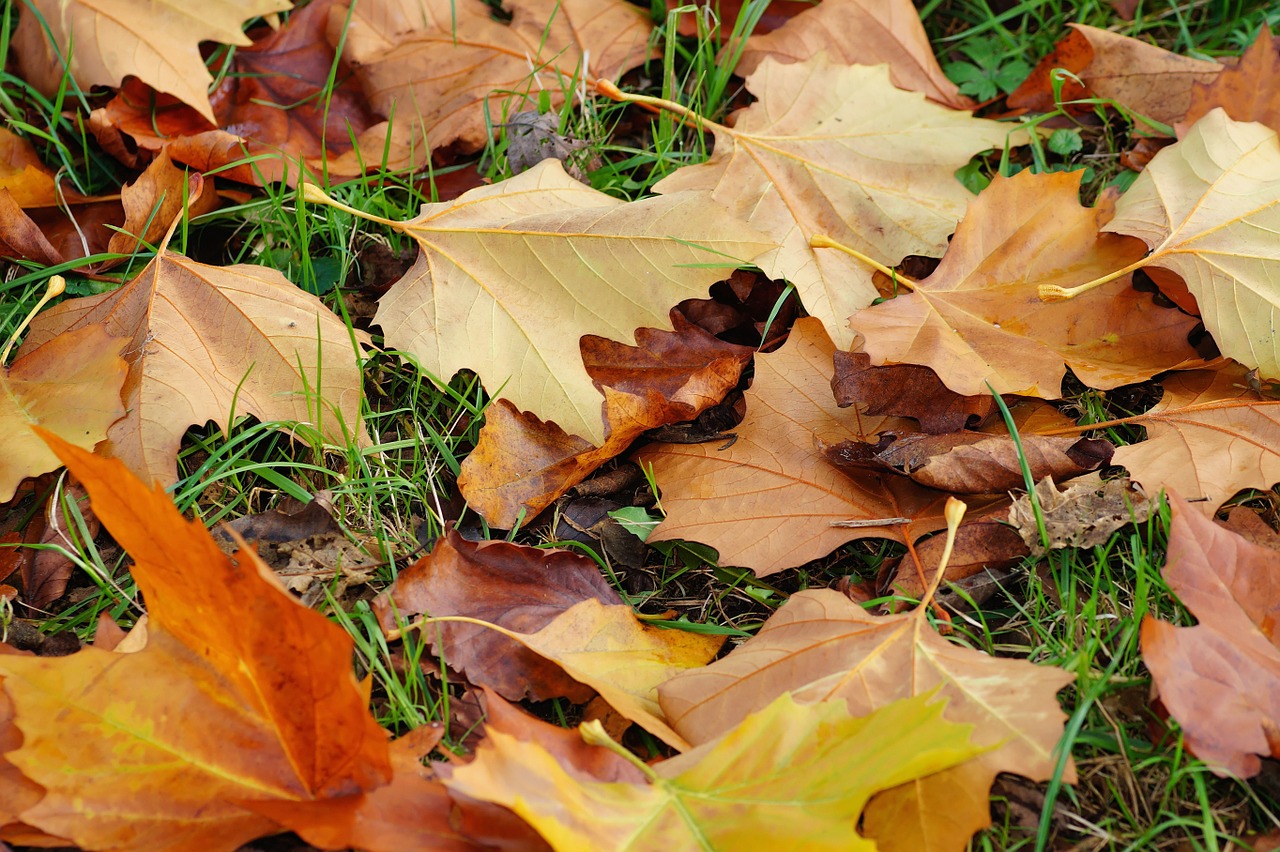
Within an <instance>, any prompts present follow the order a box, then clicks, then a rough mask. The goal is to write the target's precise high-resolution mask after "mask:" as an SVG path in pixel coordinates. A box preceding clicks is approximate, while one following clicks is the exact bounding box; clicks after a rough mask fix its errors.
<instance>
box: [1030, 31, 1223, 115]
mask: <svg viewBox="0 0 1280 852" xmlns="http://www.w3.org/2000/svg"><path fill="white" fill-rule="evenodd" d="M1068 26H1069V27H1071V32H1070V33H1069V34H1068V35H1067V36H1066V37H1065V38H1063V39H1062V40H1061V41H1059V42H1058V44H1057V46H1056V47H1055V48H1054V51H1053V53H1050V54H1049V55H1048V56H1046V57H1045V58H1044V59H1042V60H1041V61H1040V64H1039V65H1037V66H1036V67H1035V69H1034V70H1033V71H1032V72H1031V74H1030V76H1028V77H1027V79H1026V80H1025V81H1024V82H1023V84H1022V85H1021V86H1019V87H1018V89H1017V91H1015V92H1014V93H1013V94H1012V95H1010V96H1009V98H1008V101H1007V103H1008V104H1009V106H1010V107H1013V108H1015V109H1025V110H1029V111H1031V112H1053V111H1054V109H1056V108H1057V105H1056V104H1055V102H1054V90H1053V83H1052V79H1051V74H1052V72H1053V70H1054V69H1055V68H1065V69H1066V70H1067V71H1070V72H1072V73H1073V74H1075V75H1076V76H1078V77H1079V78H1080V79H1081V80H1083V81H1084V84H1085V86H1087V87H1088V88H1081V86H1080V85H1079V84H1077V83H1074V82H1073V81H1071V80H1070V79H1068V80H1067V81H1066V82H1065V84H1064V85H1063V87H1062V95H1061V97H1062V101H1064V102H1068V101H1075V100H1081V99H1083V98H1088V97H1089V96H1090V95H1091V94H1092V95H1096V96H1098V97H1100V98H1111V99H1112V100H1114V101H1116V102H1117V103H1119V104H1120V105H1121V106H1123V107H1125V108H1126V109H1128V110H1131V111H1132V112H1134V113H1136V114H1137V115H1136V116H1135V117H1137V118H1139V119H1141V118H1143V117H1146V118H1154V119H1155V120H1156V121H1159V122H1161V123H1163V124H1173V123H1174V122H1176V121H1178V120H1179V119H1181V118H1182V117H1183V116H1184V115H1185V114H1186V112H1187V107H1188V106H1189V105H1190V103H1191V88H1192V86H1193V85H1195V84H1196V83H1208V82H1210V81H1211V80H1213V78H1214V77H1215V76H1216V75H1217V74H1218V73H1219V72H1220V71H1221V70H1222V66H1221V65H1219V64H1218V63H1216V62H1210V61H1208V60H1204V59H1192V58H1191V57H1189V56H1179V55H1178V54H1176V53H1170V52H1169V51H1167V50H1164V49H1162V48H1159V47H1156V46H1155V45H1152V44H1148V43H1147V42H1144V41H1139V40H1138V39H1136V38H1130V37H1129V36H1124V35H1120V34H1119V33H1113V32H1109V31H1108V30H1102V29H1098V28H1097V27H1090V26H1086V25H1085V24H1068ZM1081 108H1082V109H1084V110H1086V111H1089V110H1092V109H1093V106H1092V105H1082V107H1081ZM1139 127H1141V128H1142V129H1143V130H1144V131H1146V132H1150V130H1151V128H1150V127H1149V126H1146V125H1142V124H1139Z"/></svg>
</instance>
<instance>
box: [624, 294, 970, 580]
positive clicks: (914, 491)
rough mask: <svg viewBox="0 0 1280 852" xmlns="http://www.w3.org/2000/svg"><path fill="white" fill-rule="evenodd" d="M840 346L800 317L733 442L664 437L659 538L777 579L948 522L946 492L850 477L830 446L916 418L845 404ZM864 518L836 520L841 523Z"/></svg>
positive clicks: (652, 458)
mask: <svg viewBox="0 0 1280 852" xmlns="http://www.w3.org/2000/svg"><path fill="white" fill-rule="evenodd" d="M834 351H835V346H834V345H833V344H832V343H831V339H830V338H829V337H828V336H827V334H826V332H825V331H824V330H823V327H822V324H821V323H820V322H819V321H818V320H816V319H814V318H806V319H801V320H797V321H796V324H795V326H794V327H793V328H792V330H791V336H790V338H789V339H788V340H787V343H786V345H785V346H783V348H782V349H779V350H778V351H777V352H775V353H772V354H767V355H764V354H762V355H760V356H758V357H757V358H756V367H755V380H754V382H753V384H752V385H751V388H750V390H748V391H747V392H746V407H747V414H746V417H745V418H744V419H743V421H742V423H741V424H740V425H739V426H738V427H737V428H736V429H735V430H734V431H735V433H736V435H737V440H736V441H735V442H734V443H733V444H732V445H730V446H729V447H725V448H721V447H719V446H718V445H716V444H653V445H650V446H648V447H645V448H644V449H642V450H641V451H640V452H639V453H637V454H636V460H637V461H638V462H640V463H641V464H642V465H645V466H648V465H652V466H653V475H654V478H655V479H656V481H657V483H658V485H659V487H660V488H661V490H662V507H663V509H664V510H665V511H666V515H667V516H666V519H665V520H664V521H663V522H662V523H661V524H660V525H659V526H658V528H657V530H655V532H654V533H653V535H652V536H651V537H650V539H651V540H654V541H661V540H666V539H673V538H682V539H689V540H691V541H700V542H704V543H706V544H708V545H710V546H712V547H714V548H716V549H717V550H718V551H719V552H720V560H721V562H722V563H723V564H725V565H738V566H743V567H747V568H751V569H752V570H753V571H755V573H756V574H757V575H759V576H767V575H769V574H773V573H776V572H778V571H781V570H783V569H784V568H789V567H792V566H794V565H802V564H804V563H805V562H808V561H810V560H813V559H818V558H820V557H822V556H825V555H827V554H828V553H830V552H831V551H833V550H835V549H836V548H837V547H839V546H840V545H842V544H845V543H846V542H850V541H853V540H855V539H859V538H866V537H874V538H889V539H893V540H894V541H905V540H906V539H907V537H910V538H911V539H913V540H914V539H915V538H918V537H919V536H920V535H923V534H924V533H927V532H932V531H933V530H936V529H940V528H941V527H942V526H943V521H942V503H943V501H944V500H945V495H943V494H942V493H941V492H938V491H931V490H929V489H927V488H924V487H922V486H919V485H916V484H915V483H913V482H910V481H909V480H906V479H904V478H902V477H898V476H892V475H889V474H884V475H881V474H876V473H872V472H865V473H860V474H854V475H846V474H845V473H841V472H840V471H839V470H837V469H836V468H835V467H833V466H832V465H831V464H829V463H828V462H827V460H826V459H825V458H824V456H823V454H822V450H821V448H820V446H819V442H822V443H826V444H835V443H839V442H840V441H844V440H851V441H867V440H874V437H875V435H876V434H877V433H879V432H881V431H884V430H889V429H893V428H904V427H905V423H906V421H902V420H895V419H892V418H886V417H869V416H864V415H860V414H859V413H858V412H857V411H856V410H847V409H841V408H839V407H837V405H836V402H835V400H834V399H833V398H832V394H831V375H832V370H833V367H832V356H833V353H834ZM847 521H856V522H860V523H859V524H858V525H856V526H837V524H839V523H841V522H847Z"/></svg>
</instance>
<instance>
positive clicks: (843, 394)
mask: <svg viewBox="0 0 1280 852" xmlns="http://www.w3.org/2000/svg"><path fill="white" fill-rule="evenodd" d="M835 365H836V374H835V377H834V378H832V379H831V390H832V392H833V393H834V394H835V396H836V403H837V404H838V405H839V406H840V407H841V408H844V407H845V406H848V405H855V404H861V405H862V406H863V407H862V408H861V410H862V411H864V412H865V413H867V414H889V415H893V416H896V417H910V418H912V419H913V420H916V421H917V422H919V423H920V428H921V429H923V430H924V431H925V432H929V433H931V434H941V433H944V432H958V431H960V430H961V429H964V428H966V427H977V426H981V425H982V424H984V423H986V422H987V421H988V420H989V419H990V418H991V417H992V416H993V415H994V414H995V412H996V410H997V409H996V403H995V399H994V398H993V397H992V396H991V395H990V394H979V395H976V396H961V395H960V394H958V393H955V392H954V391H951V390H948V389H947V386H946V385H944V384H943V383H942V380H941V379H939V378H938V374H937V373H935V372H934V371H933V370H931V369H929V368H928V367H918V366H916V365H914V364H895V365H893V366H890V367H873V366H871V358H870V356H868V355H867V354H866V353H865V352H844V351H838V352H836V355H835Z"/></svg>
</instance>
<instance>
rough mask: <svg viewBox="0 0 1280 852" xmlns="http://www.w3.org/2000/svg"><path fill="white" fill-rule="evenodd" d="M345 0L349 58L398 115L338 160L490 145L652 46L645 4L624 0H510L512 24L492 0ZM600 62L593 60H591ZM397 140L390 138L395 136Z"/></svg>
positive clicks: (386, 112) (376, 105)
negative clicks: (532, 113) (502, 131)
mask: <svg viewBox="0 0 1280 852" xmlns="http://www.w3.org/2000/svg"><path fill="white" fill-rule="evenodd" d="M350 6H351V9H350V17H349V23H348V9H347V8H344V7H341V6H339V7H338V8H336V9H335V10H334V12H333V13H332V14H331V17H330V20H331V21H333V22H334V23H335V24H337V25H340V26H342V27H343V30H342V32H343V52H342V56H343V58H344V59H345V60H346V61H347V62H349V63H350V64H351V66H352V68H354V70H355V73H356V76H357V79H358V80H359V81H360V84H361V86H362V88H363V89H364V91H365V93H366V94H367V96H368V102H369V105H370V107H371V108H372V109H373V111H374V112H376V113H378V114H379V115H381V116H383V117H385V118H388V119H390V120H391V121H390V122H388V123H384V124H382V125H379V126H376V127H374V128H372V129H371V130H370V131H369V132H368V133H366V134H364V135H363V136H362V138H361V140H360V151H359V152H352V153H351V154H348V155H346V156H344V157H341V158H338V159H337V160H336V161H334V164H335V165H336V167H337V168H339V169H340V170H344V171H343V173H349V166H350V162H349V161H352V160H355V159H357V156H356V155H357V154H359V156H361V157H363V159H364V160H365V161H366V162H367V163H376V162H380V161H381V160H382V155H383V148H384V145H386V144H387V143H388V142H389V143H390V157H389V160H390V162H389V163H388V164H387V167H388V168H400V167H403V166H406V165H409V164H410V163H414V162H416V163H418V164H421V163H424V162H426V160H427V157H428V155H429V154H430V152H431V151H432V150H435V149H439V148H444V147H446V146H448V145H451V144H455V143H456V144H457V145H458V146H460V147H461V148H463V149H465V150H472V151H474V150H476V149H478V148H481V147H483V146H484V144H485V143H486V142H487V141H488V139H489V138H490V135H491V134H492V132H493V131H492V128H494V127H497V126H500V125H502V124H503V123H505V122H507V121H508V120H510V118H511V117H512V116H513V115H515V114H516V113H517V112H520V111H521V110H523V109H527V108H528V106H527V105H526V98H530V97H531V99H532V100H531V102H532V103H534V104H536V103H537V99H538V96H539V93H545V94H547V95H549V96H550V98H551V102H552V104H553V105H559V104H560V103H563V101H564V97H565V93H566V92H572V91H574V89H575V88H576V87H577V86H579V85H581V84H582V83H583V82H584V81H590V80H593V79H597V78H600V79H607V80H611V79H614V78H616V77H618V76H620V75H621V74H622V72H624V71H626V70H627V69H629V68H631V67H633V66H636V65H639V64H641V63H642V62H644V61H645V59H646V58H648V57H649V56H650V55H651V54H652V53H653V50H652V48H650V46H649V34H650V33H651V32H652V30H653V25H652V24H651V23H650V22H649V20H648V15H647V14H646V13H645V11H644V10H642V9H640V8H638V7H637V6H634V5H632V4H630V3H626V2H623V0H507V2H506V3H504V4H503V10H504V11H505V12H507V13H509V14H510V15H511V20H510V22H503V21H499V20H496V19H495V17H494V15H493V8H492V7H491V6H490V5H489V4H488V3H485V2H483V0H361V1H360V2H359V3H352V4H350ZM588 61H589V62H590V65H589V66H588V65H587V63H588ZM388 137H389V138H388Z"/></svg>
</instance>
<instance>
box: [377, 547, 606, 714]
mask: <svg viewBox="0 0 1280 852" xmlns="http://www.w3.org/2000/svg"><path fill="white" fill-rule="evenodd" d="M587 598H592V599H594V600H597V601H599V602H600V603H602V604H604V605H605V606H621V605H622V598H620V597H618V593H617V592H615V591H614V590H613V587H612V586H610V585H609V583H608V582H607V581H606V580H605V579H604V577H603V576H601V574H600V569H599V568H598V567H597V566H596V563H595V562H594V561H593V560H592V559H590V558H588V557H586V556H583V555H581V554H578V553H573V552H571V551H568V550H543V549H541V548H537V547H528V546H525V545H520V544H510V543H507V542H503V541H486V542H474V541H467V540H466V539H464V538H463V537H462V536H460V535H459V534H458V532H457V531H456V530H452V529H451V530H449V531H448V532H446V533H445V535H444V536H443V537H442V538H441V539H440V540H439V541H437V542H436V546H435V547H434V548H432V550H431V552H430V553H428V554H426V555H425V556H423V557H422V558H420V559H419V560H418V561H417V562H414V563H413V564H412V565H410V566H409V567H408V568H406V569H405V570H403V571H401V572H400V575H399V576H398V577H397V578H396V581H395V583H393V584H392V586H391V588H389V589H387V590H386V591H385V592H383V593H382V594H380V595H379V596H378V597H377V598H376V599H375V600H374V602H373V611H374V612H375V613H376V614H377V617H378V623H379V624H380V625H381V626H382V629H383V631H384V632H386V633H388V634H393V633H396V632H398V631H399V629H400V628H401V626H402V625H403V624H405V623H406V622H411V621H413V620H415V619H416V618H418V617H420V616H423V615H428V616H436V617H438V616H452V615H463V616H467V617H469V618H475V619H479V620H481V621H485V622H488V623H490V624H496V625H498V626H500V627H503V628H506V629H507V630H512V631H515V632H517V633H535V632H537V631H538V630H541V629H542V628H543V627H546V626H547V625H548V624H550V623H551V621H552V620H554V619H555V618H556V616H558V615H560V614H561V613H563V612H564V611H565V610H567V609H569V608H570V607H571V606H573V605H574V604H576V603H578V602H579V601H583V600H586V599H587ZM422 635H423V637H424V638H425V639H426V640H427V643H428V644H429V645H430V646H431V649H432V653H433V654H435V655H437V656H441V657H443V658H444V659H446V660H448V661H449V665H450V666H451V667H452V668H454V669H457V670H458V671H459V672H461V673H462V674H464V675H466V676H467V678H468V679H469V680H470V681H471V682H472V683H474V684H477V685H479V686H486V687H489V688H491V689H493V690H494V691H495V692H497V693H498V694H499V695H501V696H503V697H504V698H507V699H510V700H512V701H522V700H524V699H526V698H529V699H532V700H534V701H545V700H546V699H549V698H559V697H567V698H569V699H570V700H571V701H572V702H573V703H575V704H581V703H583V702H585V701H586V700H588V699H589V698H591V696H592V695H594V694H595V691H594V690H593V689H591V688H590V687H588V686H585V685H583V684H581V683H579V682H578V681H576V680H574V679H573V678H572V677H571V676H570V675H568V674H566V673H565V671H564V670H563V669H561V667H560V666H559V665H557V664H556V663H555V662H553V661H551V660H548V659H547V658H545V657H543V656H541V655H539V654H538V653H536V652H534V651H531V650H529V649H527V648H525V647H523V646H522V645H521V644H520V643H519V642H518V641H515V640H512V639H509V638H507V637H506V636H504V635H503V634H501V633H498V632H496V631H494V630H491V629H489V628H488V627H482V626H478V625H475V624H449V623H439V624H433V625H428V626H425V627H424V628H423V631H422Z"/></svg>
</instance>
